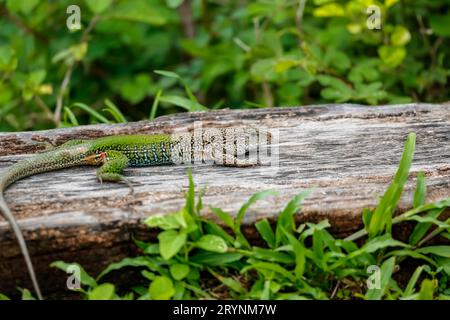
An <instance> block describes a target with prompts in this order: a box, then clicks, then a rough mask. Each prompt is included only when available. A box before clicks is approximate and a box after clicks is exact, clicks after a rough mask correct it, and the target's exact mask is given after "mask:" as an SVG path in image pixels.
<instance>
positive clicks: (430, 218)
mask: <svg viewBox="0 0 450 320" xmlns="http://www.w3.org/2000/svg"><path fill="white" fill-rule="evenodd" d="M438 210H439V211H442V209H438ZM439 211H437V212H436V215H437V213H438V212H439ZM439 213H440V212H439ZM406 220H407V221H417V222H420V223H423V224H427V225H429V224H434V225H436V226H438V227H439V228H443V229H447V228H450V225H449V224H448V223H445V222H443V221H440V220H437V219H436V218H434V217H433V216H430V215H427V216H425V217H422V216H412V217H409V218H408V219H406Z"/></svg>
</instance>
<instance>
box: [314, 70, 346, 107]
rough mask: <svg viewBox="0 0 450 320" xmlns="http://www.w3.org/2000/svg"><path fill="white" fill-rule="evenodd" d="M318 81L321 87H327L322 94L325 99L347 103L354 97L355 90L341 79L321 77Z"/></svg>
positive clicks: (318, 77)
mask: <svg viewBox="0 0 450 320" xmlns="http://www.w3.org/2000/svg"><path fill="white" fill-rule="evenodd" d="M317 80H319V82H320V84H321V85H323V86H325V87H326V88H325V89H322V91H321V92H320V94H321V96H322V97H323V98H324V99H327V100H333V101H336V102H345V101H348V100H350V99H351V97H352V96H353V93H354V92H353V89H352V88H351V87H350V86H349V85H348V84H346V83H345V82H344V81H342V80H341V79H338V78H335V77H332V76H327V75H319V76H317Z"/></svg>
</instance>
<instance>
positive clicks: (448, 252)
mask: <svg viewBox="0 0 450 320" xmlns="http://www.w3.org/2000/svg"><path fill="white" fill-rule="evenodd" d="M416 251H417V252H419V253H423V254H434V255H437V256H440V257H444V258H450V246H430V247H423V248H419V249H417V250H416Z"/></svg>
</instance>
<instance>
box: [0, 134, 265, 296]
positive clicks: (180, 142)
mask: <svg viewBox="0 0 450 320" xmlns="http://www.w3.org/2000/svg"><path fill="white" fill-rule="evenodd" d="M256 135H257V130H255V129H236V128H219V129H203V130H197V131H194V132H190V133H179V134H173V135H165V134H159V135H158V134H154V135H126V136H109V137H103V138H99V139H96V140H70V141H68V142H66V143H64V144H63V145H61V146H59V147H57V148H55V149H53V150H50V151H47V152H44V153H41V154H38V155H36V156H33V157H31V158H29V159H26V160H23V161H20V162H18V163H16V164H14V165H12V166H11V167H10V168H8V170H7V171H6V172H4V173H3V174H2V175H0V211H1V212H2V213H3V216H4V217H5V218H6V220H7V221H8V222H9V223H10V225H11V228H12V229H13V232H14V235H15V236H16V238H17V241H18V243H19V246H20V250H21V252H22V254H23V256H24V259H25V262H26V265H27V268H28V272H29V274H30V278H31V281H32V283H33V287H34V290H35V292H36V295H37V297H38V298H39V299H42V294H41V290H40V288H39V284H38V281H37V278H36V274H35V271H34V268H33V264H32V262H31V258H30V255H29V253H28V248H27V245H26V243H25V240H24V238H23V235H22V232H21V230H20V228H19V226H18V224H17V221H16V220H15V218H14V215H13V214H12V212H11V210H10V209H9V207H8V206H7V204H6V202H5V200H4V197H3V193H4V191H5V190H6V188H7V187H8V186H9V185H11V184H12V183H14V182H15V181H17V180H20V179H22V178H25V177H28V176H31V175H35V174H38V173H42V172H48V171H54V170H59V169H63V168H68V167H73V166H82V165H95V166H101V167H100V168H99V169H98V170H97V178H98V180H99V181H101V182H102V181H110V182H123V183H126V184H128V185H129V186H130V187H131V184H130V183H129V182H128V180H127V179H126V178H125V177H123V176H122V175H121V173H122V171H123V169H124V168H126V167H127V166H135V167H139V166H152V165H166V164H180V163H185V164H186V163H194V162H198V161H201V162H208V161H210V162H215V163H216V164H220V165H225V166H238V167H245V166H251V165H255V164H257V163H256V162H251V161H250V162H249V161H246V160H240V159H238V157H239V156H241V155H243V154H245V153H246V152H248V151H249V150H250V148H252V147H253V146H254V144H255V143H256V140H252V139H251V138H250V137H251V136H253V137H255V136H256Z"/></svg>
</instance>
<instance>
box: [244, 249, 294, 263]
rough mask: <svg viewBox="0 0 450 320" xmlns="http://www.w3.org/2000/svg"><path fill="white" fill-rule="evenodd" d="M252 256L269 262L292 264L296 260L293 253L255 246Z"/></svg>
mask: <svg viewBox="0 0 450 320" xmlns="http://www.w3.org/2000/svg"><path fill="white" fill-rule="evenodd" d="M252 256H253V257H254V258H258V259H260V260H266V261H269V262H278V263H284V264H291V263H293V262H294V259H293V258H292V256H291V255H289V254H286V253H283V252H280V251H276V250H273V249H264V248H258V247H253V255H252Z"/></svg>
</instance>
